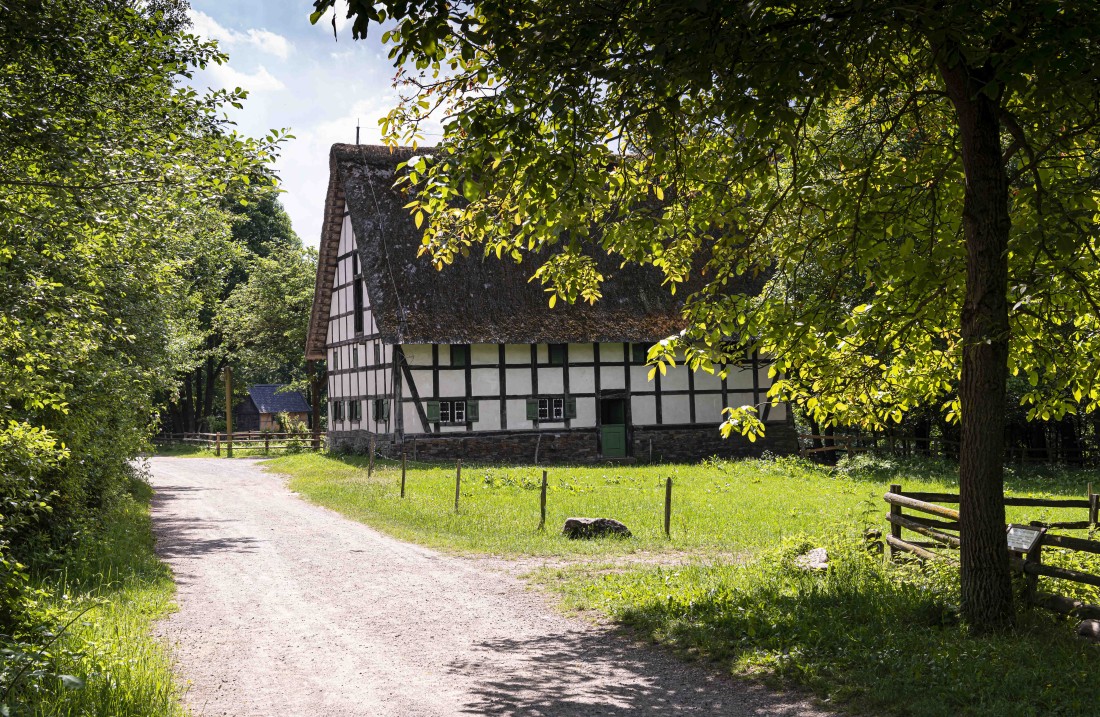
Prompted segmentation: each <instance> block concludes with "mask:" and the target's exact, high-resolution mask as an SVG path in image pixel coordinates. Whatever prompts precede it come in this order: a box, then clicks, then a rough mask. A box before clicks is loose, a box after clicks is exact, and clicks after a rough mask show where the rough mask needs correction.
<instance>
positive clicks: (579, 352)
mask: <svg viewBox="0 0 1100 717" xmlns="http://www.w3.org/2000/svg"><path fill="white" fill-rule="evenodd" d="M601 350H602V349H601ZM568 353H569V363H585V362H589V363H590V362H592V361H594V360H595V352H594V351H593V350H592V344H569V349H568Z"/></svg>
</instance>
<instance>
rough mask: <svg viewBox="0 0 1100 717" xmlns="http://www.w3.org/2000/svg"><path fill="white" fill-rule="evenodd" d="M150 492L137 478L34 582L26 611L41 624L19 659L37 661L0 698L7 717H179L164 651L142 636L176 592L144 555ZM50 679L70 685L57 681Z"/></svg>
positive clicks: (149, 538)
mask: <svg viewBox="0 0 1100 717" xmlns="http://www.w3.org/2000/svg"><path fill="white" fill-rule="evenodd" d="M151 493H152V491H151V489H150V488H149V486H148V485H147V484H145V483H143V482H139V481H136V482H135V483H134V484H133V485H132V486H131V495H128V496H124V497H122V498H121V499H120V500H119V501H118V503H117V505H115V506H114V507H112V509H111V510H110V513H109V514H108V515H106V516H104V519H103V520H102V521H101V523H100V525H99V526H98V527H95V528H93V529H91V530H89V531H88V532H87V533H86V534H85V535H83V536H80V537H79V547H78V548H77V549H76V550H75V551H74V552H72V553H71V554H69V555H67V556H66V559H65V560H64V561H63V562H62V563H61V564H60V565H58V567H57V569H56V570H54V571H52V572H49V573H47V574H43V575H38V576H36V577H35V578H34V582H35V587H36V588H37V591H36V594H37V599H36V604H35V605H33V606H32V610H31V612H32V614H34V615H36V616H38V618H39V619H40V621H41V625H42V627H41V629H40V631H38V632H35V631H32V632H31V633H30V634H28V635H25V636H24V638H30V639H25V640H24V645H25V648H24V650H25V652H24V654H23V655H22V656H21V657H22V658H25V659H32V660H34V662H35V663H36V664H35V665H33V666H32V667H33V669H31V670H27V671H26V672H24V674H23V675H22V676H20V677H19V679H18V682H17V684H16V686H15V688H14V689H13V690H12V692H11V693H10V695H9V696H8V699H7V700H0V701H7V702H8V703H9V705H11V714H12V715H36V716H39V715H41V716H43V717H45V716H46V715H50V716H58V717H61V716H64V717H69V716H71V717H76V716H77V715H81V716H84V715H97V716H103V717H107V716H110V717H154V716H155V717H183V716H184V715H185V714H186V712H185V711H184V710H183V708H182V707H181V706H180V702H179V689H178V686H177V685H176V683H175V681H174V678H173V675H172V670H171V661H170V659H169V657H168V653H167V646H166V645H165V644H164V642H163V641H161V640H159V639H157V638H156V637H154V636H153V635H152V633H151V630H152V627H153V622H154V621H155V620H157V619H159V618H161V617H163V616H165V615H167V614H168V613H169V612H171V611H172V610H173V609H174V603H173V598H174V594H175V585H174V583H173V581H172V576H171V573H170V571H169V570H168V568H167V567H166V566H165V565H163V564H162V563H161V562H160V561H159V560H157V558H156V555H155V554H154V553H153V534H152V528H151V522H150V518H149V510H148V504H149V498H150V496H151ZM66 624H69V626H68V628H67V629H65V630H64V631H63V632H60V628H62V627H63V626H65V625H66ZM42 631H45V634H43V632H42ZM51 634H53V635H59V636H58V637H57V638H56V640H54V639H53V638H52V637H51ZM35 670H41V673H40V674H36V672H35ZM54 674H63V675H68V676H72V677H74V678H76V680H69V679H66V680H65V681H64V682H62V681H61V680H60V679H58V678H57V677H56V676H54ZM13 676H14V672H9V674H8V677H9V679H10V678H11V677H13ZM66 683H68V684H69V685H79V684H80V683H83V686H81V687H77V688H75V689H74V688H72V687H69V686H66Z"/></svg>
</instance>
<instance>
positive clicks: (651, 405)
mask: <svg viewBox="0 0 1100 717" xmlns="http://www.w3.org/2000/svg"><path fill="white" fill-rule="evenodd" d="M630 418H631V420H632V421H633V422H634V425H635V426H654V425H656V424H657V401H656V399H654V397H653V396H637V395H635V396H632V397H631V400H630Z"/></svg>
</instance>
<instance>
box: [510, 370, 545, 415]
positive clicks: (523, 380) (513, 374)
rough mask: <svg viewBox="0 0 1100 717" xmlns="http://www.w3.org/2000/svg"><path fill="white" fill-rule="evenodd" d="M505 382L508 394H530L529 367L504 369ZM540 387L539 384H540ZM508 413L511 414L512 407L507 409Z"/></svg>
mask: <svg viewBox="0 0 1100 717" xmlns="http://www.w3.org/2000/svg"><path fill="white" fill-rule="evenodd" d="M504 380H505V382H506V383H507V384H508V385H507V387H506V390H507V391H508V395H509V396H530V395H531V369H529V368H510V369H507V370H506V371H505V376H504ZM540 388H541V386H540ZM508 415H509V416H511V415H512V409H510V408H509V409H508Z"/></svg>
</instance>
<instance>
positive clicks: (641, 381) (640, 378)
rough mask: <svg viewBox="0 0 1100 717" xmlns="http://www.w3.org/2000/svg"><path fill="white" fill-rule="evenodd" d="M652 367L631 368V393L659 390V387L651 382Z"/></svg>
mask: <svg viewBox="0 0 1100 717" xmlns="http://www.w3.org/2000/svg"><path fill="white" fill-rule="evenodd" d="M651 368H653V367H652V366H631V367H630V392H631V393H647V392H653V391H656V390H657V385H656V384H655V383H653V382H652V381H650V380H649V369H651Z"/></svg>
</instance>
